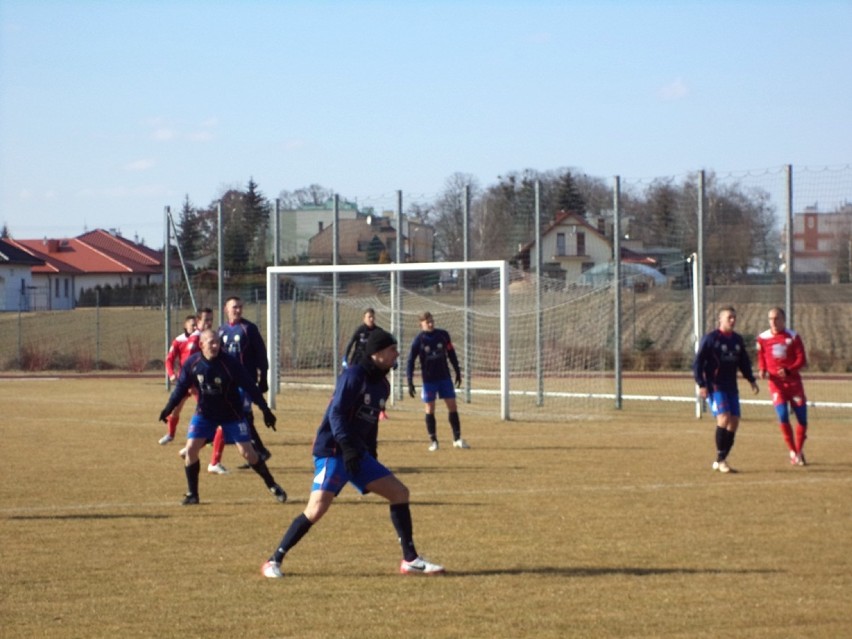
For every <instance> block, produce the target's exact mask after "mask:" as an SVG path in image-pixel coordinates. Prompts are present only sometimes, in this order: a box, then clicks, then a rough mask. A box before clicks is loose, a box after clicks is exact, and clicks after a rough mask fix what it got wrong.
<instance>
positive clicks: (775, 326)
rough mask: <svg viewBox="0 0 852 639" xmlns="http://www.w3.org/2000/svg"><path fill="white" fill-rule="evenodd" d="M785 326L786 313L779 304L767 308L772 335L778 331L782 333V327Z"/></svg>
mask: <svg viewBox="0 0 852 639" xmlns="http://www.w3.org/2000/svg"><path fill="white" fill-rule="evenodd" d="M786 327H787V315H786V314H785V313H784V309H783V308H781V307H780V306H774V307H773V308H770V309H769V330H770V331H772V334H773V335H777V334H778V333H783V332H784V329H785V328H786Z"/></svg>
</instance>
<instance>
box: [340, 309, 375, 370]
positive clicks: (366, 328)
mask: <svg viewBox="0 0 852 639" xmlns="http://www.w3.org/2000/svg"><path fill="white" fill-rule="evenodd" d="M377 328H379V327H378V326H376V311H375V310H373V309H372V308H367V309H364V323H363V324H361V325H360V326H359V327H358V328H356V329H355V332H354V333H352V337H351V338H349V343H348V344H346V348H345V349H344V350H343V366H344V368H345V367H346V366H348V365H349V364H356V363H358V362H360V361H361V357H362V356H363V355H364V345H365V344H366V343H367V338H369V337H370V333H372V332H373V331H374V330H376V329H377Z"/></svg>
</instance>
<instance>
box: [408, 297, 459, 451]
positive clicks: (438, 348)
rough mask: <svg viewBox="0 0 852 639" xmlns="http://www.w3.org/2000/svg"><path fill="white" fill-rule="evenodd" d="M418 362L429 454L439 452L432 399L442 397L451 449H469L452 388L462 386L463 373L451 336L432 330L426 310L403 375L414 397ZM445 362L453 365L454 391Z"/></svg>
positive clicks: (442, 331) (429, 316) (430, 315)
mask: <svg viewBox="0 0 852 639" xmlns="http://www.w3.org/2000/svg"><path fill="white" fill-rule="evenodd" d="M417 360H419V361H420V373H421V374H422V376H423V388H422V389H421V392H420V397H421V398H422V399H423V403H424V404H425V407H426V432H427V433H428V434H429V440H430V443H429V451H430V452H435V451H436V450H438V433H437V428H436V423H435V400H436V399H437V398H439V397H440V398H441V399H443V400H444V403H446V405H447V411H449V420H450V428H452V429H453V448H470V446H469V445H468V443H467V442H466V441H465V440H463V439H462V436H461V421H460V420H459V410H458V406H457V404H456V391H455V388H459V387H461V382H462V374H461V367H460V366H459V358H458V356H456V351H455V349H454V348H453V342H452V340H451V339H450V334H449V333H448V332H447V331H445V330H444V329H442V328H435V320H434V318H433V317H432V313H430V312H429V311H425V312H424V313H421V314H420V333H419V334H418V335H417V337H415V338H414V341H413V342H411V350H410V351H409V353H408V360H407V362H406V366H405V372H406V375H407V376H408V394H409V395H410V396H411V397H414V396H415V393H416V389H415V388H414V362H415V361H417ZM447 360H449V362H450V364H452V365H453V370H454V371H455V373H456V378H455V388H453V380H452V378H450V368H449V366H447Z"/></svg>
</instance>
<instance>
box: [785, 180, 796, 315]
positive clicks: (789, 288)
mask: <svg viewBox="0 0 852 639" xmlns="http://www.w3.org/2000/svg"><path fill="white" fill-rule="evenodd" d="M786 176H787V193H786V195H787V209H786V214H787V237H786V238H785V239H784V242H785V247H784V257H785V259H786V262H787V264H786V267H785V268H784V306H785V309H786V313H787V326H789V327H790V328H791V329H792V328H793V327H794V326H795V323H794V322H793V165H792V164H788V165H787V171H786Z"/></svg>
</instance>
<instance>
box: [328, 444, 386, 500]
mask: <svg viewBox="0 0 852 639" xmlns="http://www.w3.org/2000/svg"><path fill="white" fill-rule="evenodd" d="M391 474H392V473H391V471H390V470H388V469H387V468H385V466H383V465H382V464H381V463H380V462H379V461H378V460H377V459H376V458H375V457H373V456H372V455H370V454H369V453H364V456H363V457H361V469H360V470H359V471H358V474H357V475H355V476H354V477H350V476H349V473H348V472H346V466H345V465H344V464H343V457H342V456H340V455H338V456H336V457H316V456H314V483H313V485H312V486H311V491H314V490H326V491H328V492H331V493H334V494H335V495H339V494H340V491H341V490H343V487H344V486H346V484H347V483H350V484H352V485H353V486H355V488H357V489H358V492H359V493H361V494H362V495H363V494H364V493H365V492H366V487H367V484H369V483H370V482H373V481H375V480H377V479H381V478H382V477H387V476H388V475H391Z"/></svg>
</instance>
